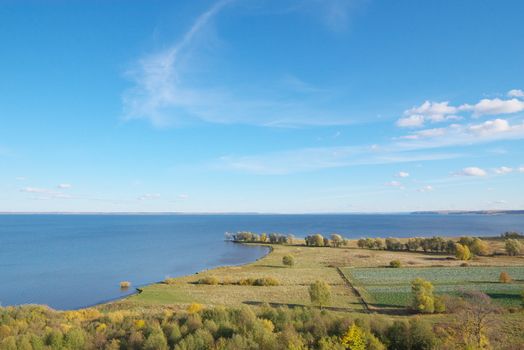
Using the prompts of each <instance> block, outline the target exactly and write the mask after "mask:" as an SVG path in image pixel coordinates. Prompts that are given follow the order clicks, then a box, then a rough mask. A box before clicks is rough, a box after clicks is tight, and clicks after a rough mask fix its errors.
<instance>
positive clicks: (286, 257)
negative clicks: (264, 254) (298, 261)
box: [282, 255, 295, 267]
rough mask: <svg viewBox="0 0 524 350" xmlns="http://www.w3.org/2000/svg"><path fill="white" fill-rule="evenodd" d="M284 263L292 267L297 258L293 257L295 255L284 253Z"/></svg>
mask: <svg viewBox="0 0 524 350" xmlns="http://www.w3.org/2000/svg"><path fill="white" fill-rule="evenodd" d="M282 264H284V265H286V266H290V267H291V266H294V265H295V258H294V257H293V255H284V257H283V258H282Z"/></svg>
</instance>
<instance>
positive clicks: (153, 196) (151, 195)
mask: <svg viewBox="0 0 524 350" xmlns="http://www.w3.org/2000/svg"><path fill="white" fill-rule="evenodd" d="M160 197H161V196H160V194H159V193H146V194H143V195H141V196H140V197H138V198H137V199H138V200H139V201H146V200H153V199H159V198H160Z"/></svg>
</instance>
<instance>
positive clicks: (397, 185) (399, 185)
mask: <svg viewBox="0 0 524 350" xmlns="http://www.w3.org/2000/svg"><path fill="white" fill-rule="evenodd" d="M386 185H387V186H391V187H401V186H402V184H401V183H400V182H398V181H390V182H388V183H386Z"/></svg>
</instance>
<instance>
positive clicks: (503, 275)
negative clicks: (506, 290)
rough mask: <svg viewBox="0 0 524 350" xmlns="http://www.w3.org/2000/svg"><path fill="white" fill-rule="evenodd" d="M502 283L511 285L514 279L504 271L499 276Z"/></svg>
mask: <svg viewBox="0 0 524 350" xmlns="http://www.w3.org/2000/svg"><path fill="white" fill-rule="evenodd" d="M499 281H500V283H511V282H512V281H513V279H512V278H511V276H510V275H509V273H507V272H506V271H502V272H501V273H500V276H499Z"/></svg>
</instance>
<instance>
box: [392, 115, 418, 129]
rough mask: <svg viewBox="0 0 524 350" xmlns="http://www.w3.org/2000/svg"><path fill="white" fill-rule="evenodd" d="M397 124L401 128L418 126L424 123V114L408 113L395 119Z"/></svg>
mask: <svg viewBox="0 0 524 350" xmlns="http://www.w3.org/2000/svg"><path fill="white" fill-rule="evenodd" d="M396 124H397V126H399V127H401V128H418V127H421V126H423V125H424V116H422V115H410V116H408V117H403V118H400V119H399V120H397V123H396Z"/></svg>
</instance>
